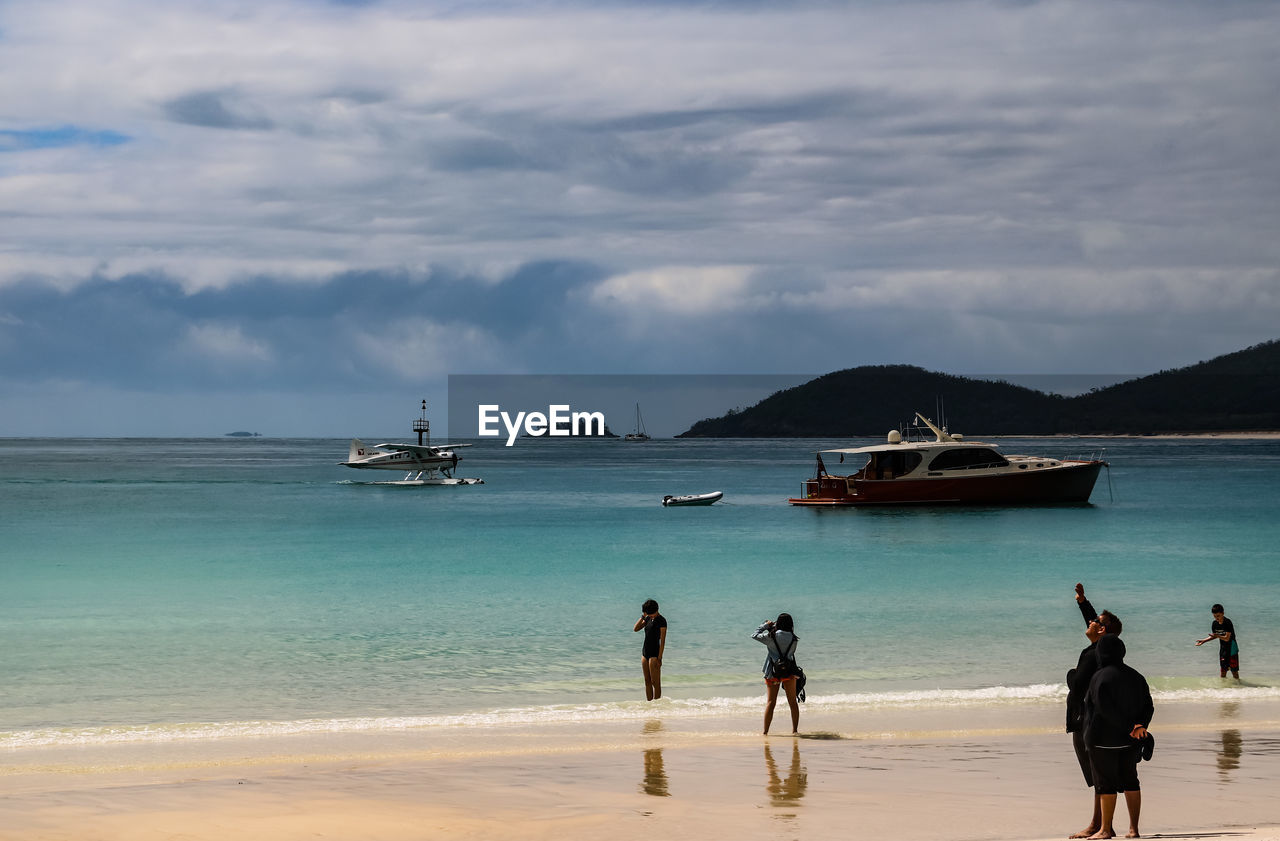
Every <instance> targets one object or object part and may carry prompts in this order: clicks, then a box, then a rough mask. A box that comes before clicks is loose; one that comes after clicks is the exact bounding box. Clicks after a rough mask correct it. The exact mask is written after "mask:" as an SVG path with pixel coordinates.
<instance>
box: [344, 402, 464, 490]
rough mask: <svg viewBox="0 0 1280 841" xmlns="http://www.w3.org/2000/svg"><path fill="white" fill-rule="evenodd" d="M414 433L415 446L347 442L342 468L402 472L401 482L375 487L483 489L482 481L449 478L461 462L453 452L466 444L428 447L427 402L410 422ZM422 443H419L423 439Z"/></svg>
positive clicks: (353, 439) (383, 483)
mask: <svg viewBox="0 0 1280 841" xmlns="http://www.w3.org/2000/svg"><path fill="white" fill-rule="evenodd" d="M413 431H414V432H416V433H418V443H417V444H375V445H373V446H370V445H368V444H366V443H364V442H363V441H361V440H360V439H359V438H352V439H351V448H350V450H348V452H347V460H346V461H340V462H338V464H341V465H342V466H344V467H354V468H356V469H357V470H403V471H405V475H404V478H403V479H398V480H393V481H386V482H373V483H372V484H375V485H483V484H484V480H483V479H474V478H461V477H457V476H454V475H453V471H455V470H457V469H458V462H459V461H460V460H461V458H460V457H459V456H458V454H457V453H456V452H454V450H457V449H460V448H462V447H470V446H471V445H470V444H443V445H433V444H432V443H431V423H430V422H429V421H428V420H427V401H425V400H423V401H422V417H421V418H419V419H418V420H415V421H414V422H413ZM424 436H425V438H426V441H425V442H424V441H423V438H424Z"/></svg>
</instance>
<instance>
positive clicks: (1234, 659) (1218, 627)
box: [1196, 604, 1240, 680]
mask: <svg viewBox="0 0 1280 841" xmlns="http://www.w3.org/2000/svg"><path fill="white" fill-rule="evenodd" d="M1209 612H1210V613H1212V614H1213V624H1211V625H1210V626H1209V636H1207V637H1205V638H1204V639H1201V640H1196V645H1204V644H1205V643H1206V642H1209V641H1210V640H1215V639H1216V640H1217V641H1218V668H1219V670H1220V671H1221V673H1222V677H1226V676H1227V670H1228V669H1230V670H1231V676H1232V677H1233V678H1235V679H1236V680H1239V679H1240V644H1239V643H1237V642H1236V626H1235V625H1233V624H1232V622H1231V620H1230V619H1228V618H1227V616H1226V614H1225V613H1223V612H1222V605H1220V604H1215V605H1214V606H1213V607H1211V608H1210V609H1209Z"/></svg>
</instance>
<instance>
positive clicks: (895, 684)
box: [0, 438, 1280, 744]
mask: <svg viewBox="0 0 1280 841" xmlns="http://www.w3.org/2000/svg"><path fill="white" fill-rule="evenodd" d="M848 443H850V442H848V441H839V442H835V441H793V440H763V441H761V440H753V441H673V440H655V441H651V442H648V443H645V444H624V443H621V442H608V441H546V440H537V441H521V442H519V443H518V444H517V445H516V446H515V447H511V448H507V447H504V446H502V445H501V443H495V442H491V441H485V442H480V443H478V444H477V445H476V446H474V447H472V448H471V449H469V450H466V451H464V456H465V457H464V460H463V462H462V466H461V468H460V470H459V472H460V473H461V474H462V475H468V476H480V477H482V478H484V480H485V484H484V485H478V486H473V487H421V488H404V487H392V486H377V485H370V484H366V483H365V481H366V480H373V479H377V478H398V476H397V475H396V474H391V473H383V474H378V475H369V474H368V473H367V472H357V471H351V470H348V469H346V468H343V467H340V466H337V464H336V462H337V461H339V460H340V459H342V458H343V457H344V456H345V454H346V442H345V441H338V440H287V439H265V438H264V439H248V440H241V439H200V440H177V439H156V440H140V439H139V440H54V439H33V440H21V439H6V440H0V530H2V533H3V543H2V545H3V549H0V576H2V581H3V586H0V639H3V645H2V646H0V673H2V674H4V675H5V680H4V682H3V688H0V744H19V743H25V742H30V741H31V740H33V739H73V738H74V739H79V740H89V741H93V740H109V739H112V738H119V734H120V732H121V728H133V729H132V730H129V731H126V732H129V733H133V734H134V736H131V738H132V737H136V736H137V734H138V733H151V734H161V735H157V736H156V737H157V738H171V737H174V736H175V734H179V733H182V732H190V731H191V730H192V728H193V725H205V724H213V725H216V727H215V732H222V731H219V730H218V728H223V729H224V730H225V732H228V733H230V732H244V731H245V728H249V727H252V726H257V725H258V724H260V723H262V722H268V723H270V724H269V725H262V726H269V727H271V728H276V729H279V728H286V729H287V728H290V727H293V728H297V729H307V728H316V727H320V728H325V727H327V728H330V729H335V730H341V729H344V728H348V729H349V728H356V729H358V728H361V727H380V726H386V725H387V722H404V721H419V722H424V721H425V722H428V723H429V722H431V721H437V720H439V721H445V720H448V721H456V719H454V718H451V717H456V716H465V717H466V718H465V720H466V721H469V722H472V723H484V722H486V721H490V720H497V718H501V717H502V716H506V715H510V714H509V713H500V712H498V711H502V710H510V709H513V708H520V709H522V710H524V711H525V712H524V713H521V714H524V715H527V716H529V717H532V718H539V717H543V718H547V719H557V720H563V719H564V718H565V717H569V718H572V717H573V716H583V717H588V716H603V717H606V718H607V717H610V716H612V717H630V716H633V715H638V714H641V713H640V712H636V708H637V701H636V700H635V699H637V698H638V697H639V698H642V697H643V685H642V684H641V682H640V670H639V668H638V666H639V664H638V662H637V661H638V659H639V657H638V655H639V650H640V641H641V640H640V635H639V634H633V633H632V632H631V627H632V625H633V623H634V621H635V619H636V617H637V616H638V615H639V605H640V603H641V602H642V601H643V600H644V599H645V598H649V597H653V598H656V599H658V600H659V601H660V602H661V604H662V612H663V614H664V615H665V616H666V617H667V619H668V621H669V622H670V631H669V637H668V645H667V655H666V659H665V663H664V688H665V690H666V694H667V695H669V696H671V697H672V698H673V699H674V700H673V703H679V704H684V705H686V706H688V707H689V708H690V709H693V710H695V712H693V713H690V714H697V715H714V714H716V711H717V710H720V709H723V710H734V711H738V710H739V707H740V705H741V704H745V703H747V702H748V701H749V702H750V703H751V704H753V705H754V704H756V703H758V699H757V696H758V695H759V688H760V684H759V668H760V664H761V662H762V660H763V648H762V647H761V646H760V645H759V644H758V643H755V642H753V641H752V640H750V639H749V638H748V637H749V634H750V632H751V631H752V630H753V629H754V628H755V626H756V625H757V624H758V623H759V622H760V621H761V620H763V619H765V618H769V617H772V616H774V615H776V614H777V613H778V612H779V611H781V610H787V611H790V612H791V613H792V614H793V615H794V616H795V618H796V623H797V632H798V634H799V636H800V638H801V643H800V648H799V651H798V659H799V660H800V661H801V662H802V663H803V664H804V666H805V668H806V671H807V672H808V675H809V680H810V686H809V692H810V696H811V699H810V701H811V703H818V704H835V705H854V706H856V705H858V704H863V705H874V704H876V703H882V702H891V703H896V702H897V701H895V700H894V699H902V698H911V699H914V700H912V701H911V702H912V703H921V704H925V705H930V704H932V705H946V704H952V703H973V704H989V703H996V702H999V703H1057V701H1058V697H1059V693H1060V692H1061V683H1062V679H1063V675H1064V673H1065V671H1066V669H1067V667H1068V666H1071V665H1074V662H1075V658H1076V654H1077V653H1078V651H1079V649H1080V647H1081V646H1083V645H1084V639H1083V623H1082V622H1081V620H1080V616H1079V612H1078V610H1077V609H1076V606H1075V603H1074V600H1073V599H1072V598H1071V593H1072V587H1073V585H1074V583H1075V582H1076V581H1078V580H1082V581H1084V582H1085V583H1086V585H1087V587H1088V593H1089V595H1090V596H1091V597H1092V600H1093V602H1094V604H1095V606H1096V607H1097V608H1099V609H1103V608H1109V609H1111V610H1113V611H1115V612H1116V613H1118V614H1119V615H1120V616H1121V617H1122V618H1123V619H1124V621H1125V632H1124V636H1125V639H1126V641H1127V643H1128V647H1129V652H1130V656H1129V662H1130V663H1132V664H1133V665H1135V666H1136V667H1137V668H1139V669H1140V670H1141V671H1143V672H1144V673H1145V674H1146V675H1147V676H1148V678H1149V679H1150V680H1151V682H1152V684H1153V686H1154V687H1155V688H1156V689H1157V694H1158V696H1161V694H1162V693H1163V697H1166V698H1175V697H1177V698H1188V697H1189V698H1193V699H1194V698H1204V699H1211V698H1220V697H1230V695H1231V693H1233V692H1239V691H1241V690H1240V689H1238V688H1237V687H1235V686H1234V685H1232V684H1230V682H1228V684H1227V685H1226V686H1224V684H1223V683H1222V682H1221V681H1220V680H1219V679H1218V678H1217V662H1216V659H1217V658H1216V646H1214V645H1206V646H1204V647H1203V648H1195V647H1194V646H1193V645H1192V643H1193V641H1194V640H1195V639H1196V638H1198V637H1202V636H1204V635H1205V634H1206V633H1207V631H1208V625H1209V621H1210V616H1209V613H1208V606H1209V605H1210V604H1211V603H1213V602H1215V601H1221V602H1223V603H1224V604H1225V605H1226V607H1227V615H1228V616H1230V617H1231V618H1232V619H1233V620H1234V621H1235V624H1236V627H1237V630H1238V633H1239V638H1240V644H1241V649H1242V655H1241V656H1242V666H1243V668H1242V672H1243V675H1244V677H1245V683H1246V684H1247V685H1248V686H1247V687H1246V688H1245V689H1244V690H1243V691H1245V692H1248V693H1253V694H1258V693H1261V694H1263V695H1267V696H1270V695H1275V694H1277V693H1280V689H1277V686H1280V677H1278V676H1280V654H1278V653H1277V652H1278V651H1280V645H1278V644H1280V630H1278V628H1280V623H1278V622H1277V618H1278V617H1277V612H1278V611H1280V608H1278V607H1277V605H1280V564H1277V555H1276V550H1275V548H1274V547H1275V546H1277V545H1278V544H1280V516H1278V515H1280V479H1278V478H1277V475H1278V468H1280V443H1278V442H1274V441H1235V440H1176V441H1170V440H1155V439H1151V440H1130V439H1124V440H1106V441H1102V440H1086V439H1043V440H1036V439H1009V440H1006V441H1004V442H1002V444H1003V449H1004V450H1005V451H1006V452H1010V453H1015V452H1026V453H1034V454H1044V455H1049V456H1072V455H1079V454H1087V453H1089V452H1092V451H1096V450H1099V449H1101V448H1104V447H1105V448H1106V458H1107V459H1108V460H1109V461H1110V462H1111V464H1112V468H1111V471H1110V475H1108V474H1107V473H1106V472H1104V473H1103V475H1102V477H1101V478H1100V480H1099V483H1098V487H1097V488H1095V491H1094V495H1093V499H1092V502H1093V504H1092V505H1089V506H1065V507H1048V508H952V509H928V508H918V509H886V510H874V511H862V510H841V511H814V510H806V509H798V508H793V507H791V506H788V505H787V504H786V503H785V499H786V497H787V496H789V495H792V494H795V493H797V492H798V489H799V486H800V482H801V480H802V479H803V478H805V477H806V476H807V475H809V473H810V472H811V470H812V466H811V459H812V452H813V451H814V450H815V449H819V448H821V447H826V446H831V445H836V444H839V445H847V444H848ZM866 443H870V442H866ZM832 467H833V469H834V466H832ZM709 490H723V491H724V492H725V498H724V502H722V503H719V504H717V505H714V506H711V507H705V508H678V509H669V508H663V507H661V505H660V501H661V498H662V496H663V495H664V494H671V493H694V492H702V491H709ZM643 706H644V705H643V702H642V701H641V702H638V707H639V708H640V709H641V710H642V709H643ZM317 722H318V723H317ZM138 728H145V729H143V730H139V729H138ZM38 734H43V735H38ZM112 734H115V735H112Z"/></svg>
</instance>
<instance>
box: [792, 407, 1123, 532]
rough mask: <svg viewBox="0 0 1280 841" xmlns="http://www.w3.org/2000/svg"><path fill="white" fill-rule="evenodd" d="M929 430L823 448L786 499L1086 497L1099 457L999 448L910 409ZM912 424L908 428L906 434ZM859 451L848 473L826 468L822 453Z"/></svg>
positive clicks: (851, 502) (980, 501) (817, 503)
mask: <svg viewBox="0 0 1280 841" xmlns="http://www.w3.org/2000/svg"><path fill="white" fill-rule="evenodd" d="M916 417H917V418H919V419H920V420H921V421H922V422H923V423H924V426H925V427H926V428H927V429H928V430H929V431H930V432H931V433H933V440H932V441H929V440H926V439H925V438H924V436H923V435H921V436H920V440H907V438H904V436H903V434H902V433H901V432H900V431H899V430H896V429H895V430H893V431H892V432H890V433H889V436H888V440H887V442H886V443H884V444H876V445H873V446H870V447H850V448H847V449H835V450H822V451H821V452H819V453H818V454H817V455H818V465H817V470H816V471H815V474H814V476H813V478H812V479H806V480H805V482H804V484H803V489H802V491H801V495H800V496H798V497H792V498H791V499H788V500H787V501H788V502H789V503H791V504H792V505H802V506H809V507H815V508H824V507H825V508H834V507H842V506H869V505H943V504H953V505H955V504H959V505H1036V504H1039V505H1044V504H1055V503H1056V504H1063V503H1076V504H1083V503H1087V502H1088V501H1089V496H1090V494H1092V493H1093V485H1094V483H1095V482H1096V481H1097V479H1098V473H1099V471H1100V470H1101V469H1102V468H1103V467H1107V466H1108V465H1107V463H1106V462H1105V461H1103V460H1102V459H1101V458H1096V457H1089V458H1079V459H1066V458H1063V459H1058V458H1046V457H1043V456H1019V455H1009V456H1005V455H1002V454H1001V453H999V452H998V451H997V446H996V445H995V444H984V443H982V442H980V441H966V440H964V436H962V435H960V434H958V433H957V434H951V433H949V432H947V430H946V429H945V428H943V427H939V426H938V425H937V424H935V423H934V422H933V421H931V420H929V419H928V418H926V417H924V416H923V415H921V414H920V413H918V412H917V413H916ZM910 434H911V430H908V435H910ZM824 455H825V456H827V457H828V458H831V457H832V456H839V459H840V461H841V462H843V461H844V460H845V457H846V456H850V457H854V458H857V457H862V458H864V459H865V462H864V463H863V465H862V468H861V469H860V470H858V471H856V472H854V473H850V474H849V475H847V476H839V475H835V474H832V473H828V472H827V467H826V464H824V463H823V460H822V457H823V456H824Z"/></svg>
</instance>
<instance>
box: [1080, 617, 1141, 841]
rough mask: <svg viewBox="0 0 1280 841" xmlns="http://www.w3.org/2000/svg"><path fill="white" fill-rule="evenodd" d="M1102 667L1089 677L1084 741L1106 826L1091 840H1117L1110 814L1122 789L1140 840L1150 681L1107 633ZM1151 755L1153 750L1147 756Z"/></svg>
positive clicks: (1100, 648)
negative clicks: (1127, 660) (1140, 776)
mask: <svg viewBox="0 0 1280 841" xmlns="http://www.w3.org/2000/svg"><path fill="white" fill-rule="evenodd" d="M1095 653H1096V654H1097V657H1098V671H1097V672H1096V673H1095V674H1094V676H1093V678H1092V679H1091V680H1090V681H1089V690H1088V692H1086V693H1085V698H1084V725H1085V743H1086V744H1087V745H1088V746H1089V761H1090V763H1091V764H1092V766H1093V781H1094V789H1095V791H1097V793H1098V795H1099V800H1100V801H1101V806H1102V826H1101V827H1099V829H1098V831H1097V832H1095V833H1094V834H1093V835H1091V836H1089V837H1090V838H1115V837H1116V833H1115V829H1113V828H1112V818H1113V817H1114V816H1115V811H1116V795H1117V794H1118V793H1119V792H1122V791H1123V792H1124V802H1125V806H1126V807H1127V808H1128V810H1129V834H1128V835H1127V836H1125V837H1127V838H1138V837H1140V835H1139V833H1138V816H1139V813H1140V812H1141V811H1142V790H1141V785H1140V784H1139V783H1138V760H1139V758H1141V756H1142V751H1143V742H1144V740H1148V739H1149V736H1148V735H1147V725H1149V724H1150V723H1151V717H1152V715H1154V714H1155V705H1154V704H1153V703H1152V701H1151V689H1150V688H1149V687H1148V686H1147V679H1146V678H1144V677H1143V676H1142V675H1141V674H1140V673H1139V672H1138V671H1137V670H1136V669H1134V668H1132V667H1131V666H1126V665H1125V662H1124V654H1125V650H1124V642H1122V641H1121V640H1120V638H1119V637H1114V636H1111V635H1110V634H1104V635H1103V636H1102V637H1101V638H1100V639H1099V640H1098V643H1097V646H1096V648H1095ZM1148 755H1149V754H1148Z"/></svg>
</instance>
